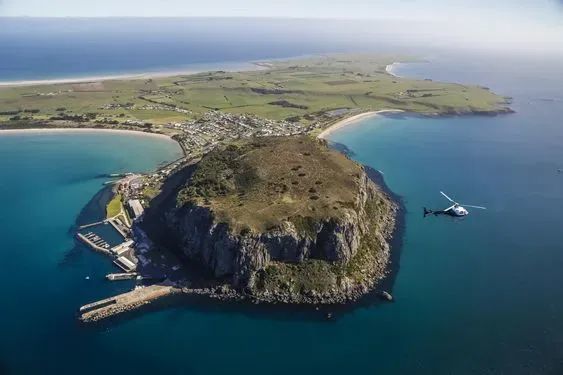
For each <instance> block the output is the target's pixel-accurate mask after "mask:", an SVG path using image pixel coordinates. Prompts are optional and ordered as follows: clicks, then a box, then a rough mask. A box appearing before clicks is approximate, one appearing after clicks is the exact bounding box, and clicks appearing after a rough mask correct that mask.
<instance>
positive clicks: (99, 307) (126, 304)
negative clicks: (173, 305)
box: [79, 284, 181, 322]
mask: <svg viewBox="0 0 563 375" xmlns="http://www.w3.org/2000/svg"><path fill="white" fill-rule="evenodd" d="M180 292H181V289H179V288H177V287H175V286H172V285H165V284H155V285H150V286H146V287H137V288H136V289H134V290H132V291H130V292H127V293H123V294H119V295H117V296H114V297H110V298H106V299H103V300H100V301H96V302H92V303H89V304H86V305H84V306H82V307H81V308H80V309H79V314H80V320H81V321H83V322H97V321H99V320H102V319H106V318H109V317H112V316H115V315H117V314H121V313H124V312H126V311H130V310H133V309H137V308H139V307H141V306H143V305H148V304H150V303H151V302H154V301H155V300H157V299H159V298H163V297H166V296H170V295H173V294H176V293H180Z"/></svg>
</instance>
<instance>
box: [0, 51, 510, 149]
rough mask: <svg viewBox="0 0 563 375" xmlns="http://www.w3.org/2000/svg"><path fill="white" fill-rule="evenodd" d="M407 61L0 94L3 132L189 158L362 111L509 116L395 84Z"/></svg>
mask: <svg viewBox="0 0 563 375" xmlns="http://www.w3.org/2000/svg"><path fill="white" fill-rule="evenodd" d="M398 60H408V59H407V58H405V57H397V56H382V55H343V54H337V55H327V56H317V57H310V58H304V59H291V60H286V61H272V62H262V63H256V65H257V70H254V71H242V72H226V71H214V72H206V73H197V74H192V75H179V76H171V77H163V76H160V75H157V76H154V77H144V78H143V79H114V80H92V81H84V82H76V83H68V82H63V83H60V84H51V83H49V84H45V85H35V86H14V87H0V129H24V128H52V127H56V128H69V127H72V128H76V127H86V128H104V129H125V130H140V131H144V132H152V133H161V134H166V135H169V136H172V137H174V139H176V140H177V141H178V142H179V143H180V144H181V145H182V147H183V148H184V150H185V151H186V153H187V155H188V157H195V156H201V155H202V154H204V153H206V152H207V151H209V150H210V149H212V148H213V147H214V146H215V145H217V144H219V143H220V142H225V141H229V140H233V139H238V138H243V137H250V136H273V135H296V134H313V135H316V134H318V133H320V132H322V131H323V130H324V129H326V128H327V127H328V126H330V125H332V124H334V123H337V122H338V121H340V120H342V119H345V118H348V117H351V116H355V115H357V114H360V113H363V112H370V111H380V110H385V109H396V110H402V111H406V112H412V113H418V114H425V115H457V114H487V115H493V114H497V113H506V112H510V109H509V108H508V101H507V98H504V97H500V96H498V95H495V94H494V93H492V92H491V91H490V90H488V89H487V88H484V87H478V86H471V85H462V84H454V83H441V82H434V81H431V80H414V79H407V78H400V77H395V76H393V75H391V74H389V73H388V72H387V71H386V67H387V66H388V65H390V64H392V63H394V62H395V61H398Z"/></svg>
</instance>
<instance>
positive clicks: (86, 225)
mask: <svg viewBox="0 0 563 375" xmlns="http://www.w3.org/2000/svg"><path fill="white" fill-rule="evenodd" d="M106 223H107V220H102V221H97V222H95V223H90V224H85V225H81V226H79V227H78V229H86V228H90V227H95V226H96V225H101V224H106Z"/></svg>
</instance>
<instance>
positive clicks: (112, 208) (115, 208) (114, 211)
mask: <svg viewBox="0 0 563 375" xmlns="http://www.w3.org/2000/svg"><path fill="white" fill-rule="evenodd" d="M122 209H123V205H122V204H121V194H116V195H115V196H114V197H113V198H112V200H111V201H110V202H109V203H108V205H107V207H106V218H108V219H109V218H112V217H114V216H117V215H119V214H120V213H121V211H122Z"/></svg>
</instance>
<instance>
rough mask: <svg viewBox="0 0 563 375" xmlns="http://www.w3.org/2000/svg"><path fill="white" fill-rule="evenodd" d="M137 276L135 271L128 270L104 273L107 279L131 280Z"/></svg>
mask: <svg viewBox="0 0 563 375" xmlns="http://www.w3.org/2000/svg"><path fill="white" fill-rule="evenodd" d="M137 277H139V274H138V273H137V272H129V273H110V274H109V275H106V279H108V280H109V281H121V280H132V279H136V278H137Z"/></svg>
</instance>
